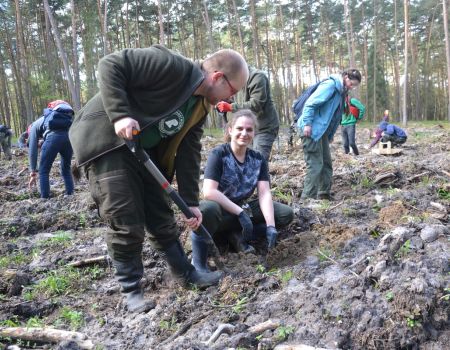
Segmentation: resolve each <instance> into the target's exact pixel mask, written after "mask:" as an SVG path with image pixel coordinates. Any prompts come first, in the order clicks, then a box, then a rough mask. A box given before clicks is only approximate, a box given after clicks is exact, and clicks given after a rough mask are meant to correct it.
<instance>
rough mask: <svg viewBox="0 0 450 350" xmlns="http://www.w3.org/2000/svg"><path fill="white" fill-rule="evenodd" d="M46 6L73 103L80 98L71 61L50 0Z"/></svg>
mask: <svg viewBox="0 0 450 350" xmlns="http://www.w3.org/2000/svg"><path fill="white" fill-rule="evenodd" d="M44 8H45V11H46V12H47V15H48V19H49V20H50V25H51V26H52V29H53V34H54V37H55V41H56V46H57V47H58V51H59V54H60V56H61V60H62V62H63V65H64V71H65V73H66V74H65V75H66V79H67V84H68V85H69V91H70V94H71V95H72V103H75V101H77V100H78V96H77V93H76V91H75V85H74V82H73V78H72V74H71V73H70V67H69V61H68V60H67V55H66V52H65V51H64V47H63V45H62V42H61V37H60V35H59V30H58V26H57V24H56V22H55V18H54V17H53V14H52V11H51V10H50V6H49V5H48V0H44ZM78 103H79V102H78Z"/></svg>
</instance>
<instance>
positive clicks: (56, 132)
mask: <svg viewBox="0 0 450 350" xmlns="http://www.w3.org/2000/svg"><path fill="white" fill-rule="evenodd" d="M73 114H74V111H73V109H72V107H71V106H70V105H69V104H68V103H67V102H65V101H63V100H56V101H52V102H50V103H49V104H48V106H47V108H45V109H44V114H43V115H42V116H41V117H40V118H39V119H37V120H36V121H35V122H34V123H33V124H32V125H31V130H30V132H29V142H28V144H29V148H28V160H29V166H30V181H29V183H28V186H29V188H30V189H31V188H32V187H33V186H34V185H35V184H36V181H37V177H38V172H39V190H40V193H41V198H49V197H50V170H51V168H52V165H53V162H54V161H55V159H56V156H57V155H58V153H59V155H60V157H61V161H60V170H61V176H62V178H63V180H64V186H65V194H66V195H71V194H73V191H74V184H73V178H72V174H71V171H70V165H71V161H72V154H73V151H72V146H71V144H70V140H69V133H68V131H69V128H70V125H71V124H72V117H73ZM40 138H42V139H43V140H44V142H43V143H42V146H41V155H40V161H39V170H38V168H37V159H38V147H39V139H40Z"/></svg>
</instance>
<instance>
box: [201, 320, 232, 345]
mask: <svg viewBox="0 0 450 350" xmlns="http://www.w3.org/2000/svg"><path fill="white" fill-rule="evenodd" d="M234 328H235V326H233V325H231V324H229V323H224V324H221V325H219V327H217V329H216V331H215V332H214V333H213V334H212V335H211V337H210V338H209V339H208V341H207V342H206V343H205V345H206V346H210V345H211V344H213V343H214V342H215V341H216V340H217V338H219V337H220V335H221V334H222V333H225V334H228V335H230V334H231V333H233V332H234Z"/></svg>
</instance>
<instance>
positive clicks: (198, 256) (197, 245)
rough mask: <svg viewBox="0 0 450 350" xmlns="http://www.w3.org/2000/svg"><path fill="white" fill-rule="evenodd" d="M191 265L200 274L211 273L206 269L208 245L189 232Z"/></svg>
mask: <svg viewBox="0 0 450 350" xmlns="http://www.w3.org/2000/svg"><path fill="white" fill-rule="evenodd" d="M191 242H192V262H191V263H192V265H194V267H195V269H196V270H197V271H200V272H211V271H210V270H209V267H208V243H206V240H205V238H203V237H202V236H200V235H198V234H196V233H195V232H191Z"/></svg>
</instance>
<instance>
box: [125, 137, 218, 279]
mask: <svg viewBox="0 0 450 350" xmlns="http://www.w3.org/2000/svg"><path fill="white" fill-rule="evenodd" d="M138 133H139V132H138V131H137V130H133V135H134V138H133V140H126V139H125V140H124V141H125V143H126V145H127V146H128V148H129V149H130V151H131V153H133V154H134V156H135V157H136V158H137V159H138V160H139V161H140V162H141V163H142V164H144V166H145V167H146V168H147V170H148V171H149V172H150V174H152V176H153V178H154V179H155V180H156V181H157V182H158V184H159V185H160V186H161V188H162V189H163V190H164V191H165V192H166V193H167V194H168V195H169V197H170V198H171V199H172V200H173V201H174V202H175V204H176V205H177V207H178V208H179V209H180V210H181V211H182V213H183V214H184V215H185V216H186V217H187V218H188V219H190V218H193V217H194V214H193V213H192V211H191V209H190V208H189V207H188V205H187V204H186V202H185V201H184V200H183V198H181V196H180V195H179V194H178V192H177V191H175V189H174V188H173V187H172V186H171V185H170V183H169V182H168V181H167V179H166V178H165V177H164V175H163V174H162V173H161V171H159V169H158V168H157V166H156V165H155V163H153V162H152V160H151V159H150V156H149V155H148V154H147V152H145V151H144V150H143V149H142V147H138V146H137V144H136V141H135V140H136V137H137V135H138ZM196 234H198V235H199V236H202V237H203V238H205V239H206V241H207V244H208V251H209V252H210V253H211V255H212V258H213V260H214V263H215V264H216V266H217V267H218V268H219V269H221V270H223V269H224V264H223V262H222V260H221V259H220V253H219V250H218V249H217V247H216V245H215V243H214V241H213V239H212V238H211V235H210V234H209V232H208V230H207V229H206V228H205V226H203V225H200V227H199V228H198V229H197V230H196Z"/></svg>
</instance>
